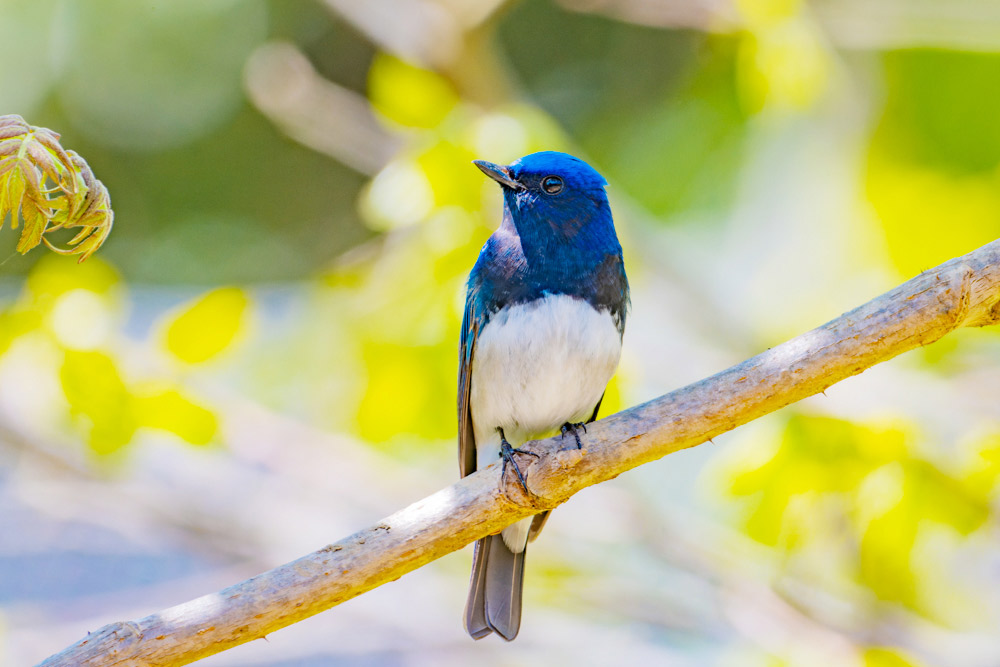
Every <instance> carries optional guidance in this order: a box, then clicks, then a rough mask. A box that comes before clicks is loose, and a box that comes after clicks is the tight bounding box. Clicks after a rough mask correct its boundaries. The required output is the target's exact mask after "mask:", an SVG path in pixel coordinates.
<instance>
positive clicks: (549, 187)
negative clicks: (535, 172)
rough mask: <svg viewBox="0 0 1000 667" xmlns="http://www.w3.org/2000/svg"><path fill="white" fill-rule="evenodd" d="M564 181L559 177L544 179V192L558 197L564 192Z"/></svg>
mask: <svg viewBox="0 0 1000 667" xmlns="http://www.w3.org/2000/svg"><path fill="white" fill-rule="evenodd" d="M562 189H563V180H562V179H561V178H559V177H558V176H546V177H545V178H543V179H542V190H544V191H545V194H549V195H557V194H559V193H560V192H562Z"/></svg>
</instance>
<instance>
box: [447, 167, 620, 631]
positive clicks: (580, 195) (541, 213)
mask: <svg viewBox="0 0 1000 667" xmlns="http://www.w3.org/2000/svg"><path fill="white" fill-rule="evenodd" d="M475 164H476V166H478V167H479V168H480V169H481V170H482V171H483V172H484V173H485V174H486V175H487V176H489V177H490V178H492V179H493V180H494V181H496V182H497V183H499V184H500V187H501V188H502V189H503V198H504V209H503V221H502V222H501V224H500V227H499V228H498V229H497V230H496V232H494V234H493V235H492V236H491V237H490V238H489V240H488V241H487V242H486V245H484V246H483V249H482V251H481V252H480V254H479V259H478V260H477V261H476V264H475V266H474V267H473V269H472V273H471V274H470V275H469V283H468V292H467V295H466V300H465V317H464V320H463V323H462V340H461V353H460V364H459V365H460V370H459V386H458V427H459V430H458V432H459V436H458V437H459V443H458V458H459V466H460V468H461V472H462V476H465V475H469V474H471V473H473V472H475V471H476V470H477V469H479V468H485V467H486V466H488V465H490V464H491V463H494V462H496V461H497V460H498V459H500V458H502V459H503V465H504V468H505V469H507V468H508V467H509V468H510V469H511V470H512V471H513V472H514V473H515V474H516V475H517V476H518V479H519V480H520V481H521V483H522V484H524V479H523V477H522V475H521V471H520V469H519V467H518V465H517V462H516V460H515V456H516V455H517V454H518V449H517V448H518V447H520V445H521V444H523V443H524V442H526V441H528V440H532V439H537V438H542V437H548V436H551V435H554V434H556V433H559V432H560V431H561V432H562V435H563V437H565V436H566V435H567V434H570V435H572V437H573V438H574V440H575V446H577V447H580V446H581V442H580V431H583V432H586V427H585V426H584V424H585V423H586V422H590V421H593V420H594V419H596V418H597V410H598V408H599V407H600V405H601V399H602V398H603V397H604V390H605V387H606V386H607V384H608V381H609V380H610V379H611V376H612V375H613V374H614V372H615V368H616V367H617V366H618V359H619V356H620V355H621V347H622V333H623V331H624V330H625V316H626V314H627V311H628V307H629V288H628V280H627V279H626V277H625V267H624V264H623V262H622V249H621V245H620V244H619V243H618V237H617V235H616V234H615V226H614V222H613V220H612V218H611V208H610V206H609V204H608V198H607V194H606V193H605V191H604V188H605V186H606V185H607V181H605V180H604V177H602V176H601V175H600V174H599V173H597V171H595V170H594V169H593V168H592V167H591V166H590V165H588V164H587V163H585V162H583V161H582V160H580V159H578V158H575V157H573V156H571V155H566V154H565V153H557V152H551V151H546V152H542V153H532V154H531V155H527V156H525V157H523V158H521V159H520V160H517V161H515V162H513V163H511V164H509V165H507V166H500V165H496V164H493V163H490V162H484V161H480V160H477V161H475ZM547 516H548V512H544V513H542V514H537V515H535V516H534V517H529V518H527V519H524V520H522V521H519V522H517V523H515V524H513V525H511V526H508V527H507V528H505V529H504V530H503V531H502V532H501V533H500V534H498V535H491V536H489V537H486V538H484V539H482V540H479V541H478V542H477V543H476V548H475V555H474V556H473V564H472V582H471V587H470V590H469V599H468V602H467V604H466V608H465V628H466V630H467V631H468V633H469V634H470V635H471V636H472V637H473V638H474V639H479V638H481V637H485V636H486V635H488V634H490V633H491V632H496V633H497V634H498V635H500V636H501V637H503V638H504V639H506V640H508V641H510V640H512V639H514V637H515V636H517V632H518V629H519V628H520V625H521V587H522V582H523V578H524V556H525V548H526V546H527V543H528V542H529V541H530V540H532V539H534V538H535V536H536V535H537V534H538V531H539V530H541V528H542V525H543V524H544V523H545V519H546V518H547Z"/></svg>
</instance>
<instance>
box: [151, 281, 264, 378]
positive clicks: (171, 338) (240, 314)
mask: <svg viewBox="0 0 1000 667" xmlns="http://www.w3.org/2000/svg"><path fill="white" fill-rule="evenodd" d="M248 303H249V300H248V298H247V295H246V293H244V292H243V290H241V289H239V288H237V287H223V288H220V289H216V290H212V291H211V292H209V293H208V294H205V295H204V296H202V297H200V298H198V299H197V300H195V302H194V303H192V304H191V305H189V306H188V307H187V308H186V309H185V310H184V312H182V313H181V314H180V315H178V316H177V317H176V318H175V319H174V321H173V322H171V323H170V324H169V325H168V326H167V330H166V341H165V342H166V347H167V349H168V350H169V351H170V352H171V353H172V354H173V355H174V356H175V357H177V358H178V359H180V360H181V361H184V362H187V363H189V364H197V363H201V362H204V361H208V360H209V359H211V358H212V357H214V356H216V355H218V354H219V353H220V352H222V351H223V350H225V349H226V348H227V347H229V346H230V345H232V343H233V341H234V340H235V339H236V337H237V335H238V334H239V333H240V331H241V330H242V329H243V325H244V319H245V313H246V309H247V305H248Z"/></svg>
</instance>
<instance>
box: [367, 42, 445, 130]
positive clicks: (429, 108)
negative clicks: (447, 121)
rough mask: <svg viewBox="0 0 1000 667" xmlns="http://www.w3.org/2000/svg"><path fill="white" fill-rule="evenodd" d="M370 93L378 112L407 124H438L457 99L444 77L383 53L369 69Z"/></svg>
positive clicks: (415, 125) (419, 125)
mask: <svg viewBox="0 0 1000 667" xmlns="http://www.w3.org/2000/svg"><path fill="white" fill-rule="evenodd" d="M368 95H369V98H370V101H371V103H372V106H374V107H375V108H376V109H377V110H378V111H379V113H381V114H382V115H384V116H385V117H386V118H388V119H389V120H391V121H393V122H395V123H399V124H400V125H406V126H408V127H420V128H431V127H435V126H437V125H438V124H440V123H441V121H442V120H444V117H445V116H447V115H448V112H450V111H451V110H452V109H453V108H454V107H455V105H456V104H457V103H458V95H457V94H456V93H455V90H454V89H453V88H452V87H451V84H449V83H448V82H447V81H446V80H445V79H444V78H442V77H441V76H439V75H437V74H435V73H434V72H430V71H428V70H425V69H421V68H419V67H416V66H414V65H410V64H409V63H406V62H404V61H402V60H400V59H398V58H395V57H393V56H390V55H386V54H384V53H381V54H379V55H377V56H376V57H375V60H374V61H373V62H372V66H371V69H370V70H369V72H368Z"/></svg>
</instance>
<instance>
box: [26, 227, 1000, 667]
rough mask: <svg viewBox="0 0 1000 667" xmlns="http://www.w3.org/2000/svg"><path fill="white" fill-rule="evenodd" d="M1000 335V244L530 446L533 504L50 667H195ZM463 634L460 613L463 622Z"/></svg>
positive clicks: (441, 494)
mask: <svg viewBox="0 0 1000 667" xmlns="http://www.w3.org/2000/svg"><path fill="white" fill-rule="evenodd" d="M997 322H1000V241H994V242H993V243H990V244H988V245H986V246H983V247H982V248H980V249H979V250H976V251H975V252H972V253H969V254H968V255H965V256H963V257H958V258H956V259H953V260H951V261H949V262H946V263H944V264H942V265H941V266H938V267H936V268H934V269H931V270H930V271H925V272H924V273H922V274H920V275H919V276H917V277H916V278H913V279H912V280H909V281H907V282H906V283H903V284H902V285H899V286H898V287H896V288H895V289H893V290H891V291H889V292H887V293H885V294H883V295H882V296H880V297H877V298H876V299H873V300H872V301H869V302H868V303H866V304H864V305H862V306H859V307H858V308H855V309H854V310H852V311H850V312H848V313H845V314H844V315H841V316H840V317H838V318H836V319H834V320H832V321H830V322H828V323H826V324H824V325H823V326H821V327H818V328H816V329H813V330H812V331H809V332H806V333H804V334H802V335H800V336H798V337H796V338H793V339H792V340H789V341H787V342H785V343H782V344H781V345H778V346H776V347H774V348H771V349H769V350H767V351H766V352H763V353H761V354H759V355H757V356H756V357H753V358H751V359H748V360H746V361H744V362H743V363H741V364H737V365H736V366H733V367H731V368H729V369H726V370H724V371H722V372H721V373H718V374H716V375H713V376H711V377H708V378H705V379H704V380H701V381H699V382H696V383H694V384H691V385H688V386H687V387H683V388H681V389H678V390H676V391H673V392H671V393H669V394H665V395H663V396H660V397H659V398H656V399H653V400H652V401H649V402H648V403H644V404H643V405H639V406H636V407H634V408H631V409H629V410H626V411H624V412H620V413H618V414H615V415H612V416H610V417H607V418H605V419H602V420H600V421H598V422H595V423H594V424H592V425H591V426H589V427H588V431H587V439H586V443H585V447H586V448H585V449H583V450H577V449H576V448H574V447H570V448H568V449H566V448H565V446H564V444H563V443H562V442H561V441H560V439H559V438H558V437H556V438H551V439H548V440H543V441H538V442H531V443H527V444H526V445H525V446H526V447H528V448H529V449H531V450H532V451H534V452H536V453H537V454H539V458H537V459H533V460H532V461H531V462H530V463H529V464H528V467H527V468H526V470H525V471H526V473H527V482H528V493H525V492H524V491H522V490H521V488H520V486H519V485H518V483H517V482H516V481H514V480H513V478H510V477H509V478H508V479H506V480H505V479H504V478H503V476H502V474H501V470H500V466H499V465H497V464H494V465H491V466H488V467H487V468H485V469H483V470H480V471H479V472H477V473H475V474H473V475H469V476H468V477H465V478H463V479H461V480H460V481H458V482H456V483H455V484H453V485H452V486H450V487H448V488H446V489H442V490H441V491H438V492H437V493H435V494H433V495H431V496H428V497H427V498H424V499H423V500H421V501H418V502H416V503H414V504H413V505H410V506H409V507H407V508H405V509H402V510H400V511H399V512H397V513H395V514H393V515H391V516H389V517H387V518H385V519H384V520H382V521H381V522H379V523H378V524H375V525H373V526H370V527H368V528H365V529H364V530H361V531H359V532H357V533H355V534H354V535H351V536H349V537H346V538H344V539H342V540H340V541H339V542H337V543H335V544H330V545H328V546H326V547H324V548H322V549H320V550H319V551H316V552H314V553H311V554H308V555H306V556H303V557H302V558H299V559H298V560H295V561H292V562H291V563H287V564H285V565H281V566H279V567H276V568H274V569H273V570H270V571H268V572H265V573H263V574H260V575H258V576H256V577H253V578H251V579H248V580H247V581H244V582H242V583H238V584H235V585H233V586H230V587H229V588H226V589H224V590H222V591H219V592H218V593H212V594H209V595H206V596H203V597H201V598H198V599H196V600H192V601H190V602H186V603H183V604H180V605H177V606H175V607H171V608H170V609H166V610H164V611H161V612H158V613H155V614H152V615H150V616H146V617H145V618H141V619H138V620H135V621H128V622H119V623H112V624H110V625H107V626H105V627H103V628H101V629H99V630H97V631H95V632H93V633H91V634H89V635H88V636H87V637H86V638H84V639H82V640H80V641H79V642H77V643H76V644H74V645H73V646H70V647H69V648H67V649H65V650H64V651H62V652H61V653H58V654H56V655H53V656H51V657H50V658H48V659H47V660H45V661H44V662H42V663H41V665H40V666H39V667H57V666H58V667H63V666H66V667H68V666H70V665H73V666H77V667H109V666H111V665H140V664H141V665H160V666H174V665H185V664H188V663H190V662H193V661H195V660H198V659H200V658H204V657H206V656H209V655H213V654H215V653H218V652H220V651H224V650H226V649H228V648H232V647H234V646H237V645H239V644H243V643H245V642H248V641H251V640H253V639H258V638H260V637H264V636H265V635H267V634H269V633H271V632H274V631H275V630H279V629H281V628H283V627H286V626H288V625H291V624H292V623H296V622H298V621H301V620H303V619H305V618H308V617H309V616H312V615H314V614H317V613H319V612H321V611H324V610H326V609H329V608H331V607H333V606H335V605H338V604H340V603H341V602H344V601H346V600H349V599H351V598H353V597H356V596H358V595H361V594H362V593H364V592H366V591H369V590H371V589H373V588H375V587H377V586H381V585H382V584H384V583H388V582H390V581H393V580H395V579H398V578H399V577H401V576H402V575H404V574H406V573H407V572H411V571H413V570H415V569H417V568H418V567H421V566H422V565H425V564H427V563H429V562H431V561H432V560H435V559H437V558H440V557H441V556H444V555H446V554H448V553H451V552H452V551H456V550H458V549H460V548H461V547H463V546H465V545H466V544H469V543H470V542H472V541H474V540H477V539H479V538H482V537H485V536H486V535H489V534H492V533H495V532H497V531H499V530H500V529H502V528H503V527H504V526H507V525H509V524H510V523H513V522H514V521H517V520H519V519H522V518H524V517H527V516H530V515H532V514H534V513H537V512H539V511H541V510H546V509H551V508H553V507H555V506H557V505H559V504H561V503H563V502H565V501H566V500H567V499H569V497H570V496H572V495H573V494H575V493H576V492H578V491H580V490H582V489H584V488H586V487H587V486H590V485H592V484H597V483H599V482H603V481H607V480H609V479H613V478H614V477H617V476H618V475H620V474H621V473H623V472H625V471H627V470H630V469H632V468H635V467H637V466H639V465H642V464H643V463H648V462H650V461H654V460H656V459H659V458H661V457H663V456H665V455H667V454H670V453H672V452H676V451H679V450H681V449H685V448H688V447H694V446H696V445H698V444H701V443H703V442H706V441H708V440H710V439H711V438H712V437H714V436H717V435H719V434H721V433H725V432H727V431H730V430H732V429H734V428H736V427H737V426H739V425H741V424H745V423H747V422H749V421H752V420H754V419H757V418H758V417H761V416H763V415H765V414H768V413H770V412H774V411H775V410H778V409H780V408H782V407H785V406H787V405H790V404H791V403H794V402H795V401H798V400H801V399H803V398H806V397H808V396H811V395H813V394H818V393H820V392H822V391H823V390H824V389H826V388H827V387H829V386H831V385H833V384H834V383H836V382H839V381H841V380H843V379H846V378H848V377H851V376H853V375H857V374H858V373H861V372H862V371H864V370H865V369H866V368H869V367H871V366H874V365H875V364H877V363H880V362H882V361H886V360H888V359H891V358H893V357H895V356H897V355H899V354H901V353H903V352H906V351H908V350H912V349H915V348H917V347H920V346H923V345H928V344H930V343H933V342H934V341H936V340H938V339H940V338H942V337H943V336H945V335H947V334H949V333H951V332H952V331H954V330H956V329H959V328H961V327H974V326H986V325H992V324H996V323H997ZM455 622H456V623H457V622H458V609H456V621H455Z"/></svg>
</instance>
